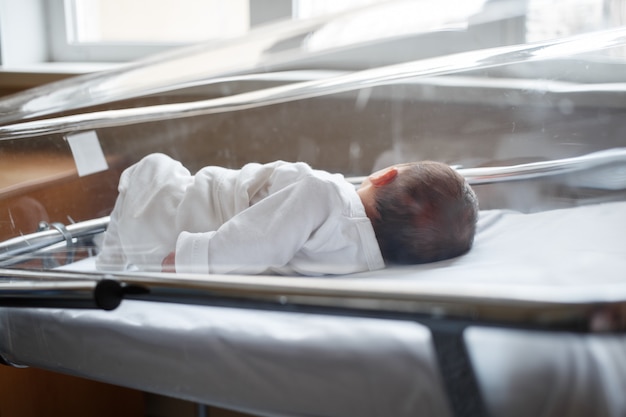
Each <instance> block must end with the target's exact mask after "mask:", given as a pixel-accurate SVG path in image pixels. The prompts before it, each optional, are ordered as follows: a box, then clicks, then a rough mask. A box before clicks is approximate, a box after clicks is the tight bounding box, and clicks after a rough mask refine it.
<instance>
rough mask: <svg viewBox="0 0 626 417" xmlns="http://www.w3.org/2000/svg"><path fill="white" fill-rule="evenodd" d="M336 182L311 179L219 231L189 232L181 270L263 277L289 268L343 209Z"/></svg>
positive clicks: (179, 259)
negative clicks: (304, 248) (289, 264)
mask: <svg viewBox="0 0 626 417" xmlns="http://www.w3.org/2000/svg"><path fill="white" fill-rule="evenodd" d="M339 198H340V197H339V195H338V194H337V192H336V189H335V186H334V184H331V183H329V182H327V181H324V180H322V179H318V178H315V177H306V178H303V179H301V180H300V181H298V182H297V183H295V184H292V185H290V186H288V187H285V188H283V189H282V190H280V191H278V192H277V193H275V194H272V195H270V196H268V197H266V198H264V199H263V200H261V201H260V202H258V203H257V204H254V205H253V206H251V207H249V208H248V209H246V210H244V211H242V212H241V213H239V214H237V215H236V216H234V217H233V218H232V219H230V220H229V221H227V222H226V223H224V225H222V226H221V227H220V228H219V229H218V230H217V231H213V232H205V233H188V232H183V233H181V234H180V235H179V237H178V240H177V244H176V271H178V272H198V273H214V274H225V273H241V274H258V273H262V272H264V271H266V270H267V269H268V268H271V267H281V266H284V265H285V264H287V263H288V262H289V261H290V260H291V259H292V258H293V256H294V255H295V254H296V253H297V252H298V250H300V248H302V246H303V245H304V244H305V243H306V242H307V241H308V239H309V237H310V236H311V235H312V234H313V233H314V232H315V230H316V229H318V228H319V227H320V226H321V225H323V224H324V222H325V221H327V220H328V219H329V217H330V215H331V213H332V212H333V211H336V210H341V204H340V203H339Z"/></svg>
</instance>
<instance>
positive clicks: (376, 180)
mask: <svg viewBox="0 0 626 417" xmlns="http://www.w3.org/2000/svg"><path fill="white" fill-rule="evenodd" d="M397 176H398V168H396V167H395V166H394V167H389V168H385V169H383V170H382V171H378V172H375V173H373V174H372V175H370V177H369V180H370V181H371V182H372V184H373V185H374V186H375V187H382V186H383V185H387V184H389V183H390V182H391V181H393V180H394V179H395V178H396V177H397Z"/></svg>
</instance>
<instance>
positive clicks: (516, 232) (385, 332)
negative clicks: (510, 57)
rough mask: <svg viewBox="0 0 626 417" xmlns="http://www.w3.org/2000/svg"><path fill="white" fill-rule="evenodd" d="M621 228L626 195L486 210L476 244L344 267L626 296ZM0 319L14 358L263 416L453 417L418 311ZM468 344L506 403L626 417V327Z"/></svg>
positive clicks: (130, 309) (64, 313)
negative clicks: (527, 210)
mask: <svg viewBox="0 0 626 417" xmlns="http://www.w3.org/2000/svg"><path fill="white" fill-rule="evenodd" d="M625 231H626V203H622V202H620V203H607V204H598V205H592V206H585V207H577V208H571V209H563V210H554V211H548V212H541V213H534V214H520V213H516V212H510V211H488V212H483V213H481V217H480V221H479V230H478V234H477V237H476V242H475V247H474V248H473V249H472V251H471V252H470V253H469V254H467V255H466V256H463V257H460V258H457V259H453V260H449V261H444V262H439V263H436V264H430V265H421V266H414V267H402V268H399V267H396V268H389V269H387V270H385V271H383V272H382V273H381V272H377V273H368V274H358V275H353V276H347V277H337V278H332V279H343V280H365V279H366V280H368V283H370V284H374V285H380V286H381V287H388V286H390V285H393V286H397V287H398V288H411V287H412V286H414V285H418V284H419V283H423V282H428V281H431V282H447V283H450V284H453V285H464V286H469V287H471V286H472V285H475V284H480V285H483V284H484V283H490V284H492V285H494V286H495V285H498V286H501V285H505V286H507V285H511V288H512V289H519V288H523V287H524V286H531V287H533V288H535V289H536V288H537V286H549V287H554V286H559V287H561V288H563V289H566V288H567V289H570V288H571V287H575V288H579V289H580V291H581V296H584V293H585V291H586V290H589V289H593V291H594V292H595V294H596V295H597V294H598V293H600V294H606V297H607V299H610V297H612V296H616V294H617V295H618V296H621V297H622V298H624V289H625V288H626V287H625V286H624V283H623V281H624V276H625V275H626V274H625V271H626V240H625V238H624V232H625ZM81 265H82V267H88V265H87V264H79V267H80V266H81ZM286 279H299V278H286ZM329 279H330V278H329ZM0 331H1V332H2V337H1V338H0V352H1V353H2V356H3V357H4V358H5V359H7V360H9V361H12V362H14V363H17V364H26V365H31V366H38V367H42V368H47V369H53V370H57V371H61V372H68V373H71V374H74V375H80V376H85V377H87V378H93V379H98V380H103V381H107V382H111V383H115V384H119V385H125V386H130V387H136V388H140V389H143V390H147V391H152V392H157V393H163V394H167V395H172V396H176V397H180V398H185V399H190V400H195V401H199V402H203V403H210V404H215V405H219V406H223V407H228V408H234V409H239V410H242V411H253V412H254V413H257V414H259V415H268V416H295V415H299V416H301V415H315V416H354V415H359V416H391V415H393V416H404V415H407V416H408V415H415V413H416V412H417V411H419V412H420V413H422V414H424V415H437V416H447V415H451V411H450V408H449V406H448V404H447V403H446V398H445V393H444V389H443V384H442V379H441V376H440V375H439V373H438V367H437V365H436V361H435V354H434V350H433V345H432V338H431V335H430V332H429V330H428V329H427V328H426V327H424V326H422V325H420V324H417V323H413V322H410V321H399V320H398V321H396V320H390V319H371V318H358V317H344V316H330V315H318V314H304V313H287V312H272V311H257V310H246V309H234V308H226V307H207V306H192V305H176V304H165V303H150V302H142V301H124V302H123V303H122V305H121V306H120V308H118V309H117V310H115V311H112V312H102V311H78V310H67V309H54V310H49V309H9V308H2V309H0ZM466 341H467V343H468V347H469V352H470V356H471V357H472V359H473V361H474V363H475V365H476V373H477V377H478V381H479V385H480V387H481V388H482V389H483V393H484V396H485V402H486V404H487V406H488V407H489V410H490V411H491V414H492V415H494V416H501V415H502V416H504V415H506V416H509V415H536V416H561V415H576V416H577V415H581V416H582V415H590V413H591V414H593V415H596V416H618V415H626V401H624V399H623V395H621V393H623V392H626V378H624V377H623V375H626V336H623V335H611V336H608V335H575V334H563V333H547V332H530V331H520V330H506V329H498V328H483V327H479V326H475V327H472V328H471V329H470V330H469V331H468V332H467V334H466ZM574 374H575V378H574V377H572V375H574Z"/></svg>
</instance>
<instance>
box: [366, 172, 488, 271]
mask: <svg viewBox="0 0 626 417" xmlns="http://www.w3.org/2000/svg"><path fill="white" fill-rule="evenodd" d="M405 167H406V168H404V169H402V171H401V173H400V174H399V175H398V176H397V177H396V178H395V179H394V180H393V181H392V182H391V183H389V184H387V185H385V186H384V187H381V188H379V189H378V190H377V193H376V208H377V210H378V213H379V215H380V216H379V217H378V218H376V219H374V220H373V222H372V224H373V226H374V231H375V233H376V238H377V239H378V244H379V246H380V250H381V252H382V255H383V258H384V259H385V261H386V262H388V263H396V264H418V263H426V262H435V261H440V260H443V259H448V258H453V257H455V256H459V255H462V254H464V253H465V252H467V251H468V250H469V249H470V248H471V247H472V243H473V241H474V234H475V232H476V221H477V219H478V200H477V198H476V195H475V194H474V192H473V191H472V189H471V188H470V186H469V185H468V184H467V182H466V181H465V179H464V178H463V177H462V176H461V175H460V174H459V173H458V172H456V171H455V170H454V169H452V168H450V167H449V166H448V165H445V164H442V163H440V162H432V161H424V162H417V163H415V164H407V165H405Z"/></svg>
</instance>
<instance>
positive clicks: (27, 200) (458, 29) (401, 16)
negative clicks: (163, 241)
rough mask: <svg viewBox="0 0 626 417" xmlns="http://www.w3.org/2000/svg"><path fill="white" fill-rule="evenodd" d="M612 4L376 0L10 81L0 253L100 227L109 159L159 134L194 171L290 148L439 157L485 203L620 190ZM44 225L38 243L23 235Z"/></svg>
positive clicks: (126, 156)
mask: <svg viewBox="0 0 626 417" xmlns="http://www.w3.org/2000/svg"><path fill="white" fill-rule="evenodd" d="M625 19H626V14H625V12H624V10H623V6H622V4H621V2H618V1H582V0H580V1H574V2H572V1H567V2H566V1H553V2H543V1H533V0H528V1H506V0H504V1H485V0H481V1H458V2H455V1H397V2H383V3H380V4H374V5H371V6H368V7H363V8H358V9H352V10H348V11H345V12H341V13H338V14H335V15H330V16H322V17H318V18H314V19H310V20H292V21H284V22H280V23H276V24H272V25H268V26H264V27H260V28H258V29H255V30H253V31H251V32H250V33H249V34H248V35H246V36H244V37H240V38H236V39H231V40H228V41H223V42H221V43H218V44H216V43H211V44H206V45H196V46H192V47H186V48H181V49H179V50H175V51H173V52H168V53H165V54H159V55H155V56H152V57H150V58H148V59H144V60H141V61H137V62H133V63H130V64H128V65H125V66H123V67H120V68H118V69H115V70H110V71H104V72H100V73H95V74H91V75H86V76H81V77H75V78H72V79H68V80H64V81H61V82H56V83H52V84H48V85H45V86H42V87H39V88H35V89H32V90H28V91H25V92H23V93H20V94H16V95H13V96H9V97H5V98H3V99H2V100H0V123H1V125H0V160H2V170H1V172H2V173H1V176H0V180H1V183H0V241H2V242H4V243H3V244H2V247H0V264H1V265H4V266H13V265H21V266H24V265H31V266H32V267H35V268H40V267H42V266H43V267H44V268H46V269H47V268H48V267H54V266H56V265H58V264H59V263H63V262H65V254H66V252H67V250H68V248H70V247H72V249H71V252H72V253H74V252H77V249H76V248H77V247H81V249H80V250H81V251H82V252H81V253H76V257H77V258H81V257H89V256H92V255H94V254H96V253H97V251H98V247H97V245H96V243H97V240H98V239H96V243H94V241H93V240H92V233H91V232H84V227H83V226H84V222H86V221H90V222H91V223H88V226H90V227H91V226H93V227H94V228H95V229H93V230H94V233H93V234H95V235H99V234H101V232H102V230H104V229H105V228H106V227H107V221H106V217H107V216H108V215H110V213H111V211H112V209H113V206H114V204H115V201H116V197H117V193H118V184H119V179H120V175H121V173H122V172H123V171H124V170H125V169H126V168H128V167H129V166H131V165H133V164H134V163H136V162H137V161H139V160H141V159H142V158H143V157H144V156H146V155H148V154H151V153H157V152H158V153H164V154H167V155H169V156H170V157H172V158H173V159H176V160H178V161H180V162H181V163H182V164H183V165H184V166H185V167H187V168H188V169H189V170H190V171H191V172H192V173H195V172H196V171H198V170H199V169H201V168H202V167H204V166H221V167H226V168H241V167H242V166H243V165H245V164H246V163H249V162H258V163H268V162H271V161H276V160H284V161H302V162H306V163H308V164H309V165H311V166H312V167H314V168H316V169H321V170H326V171H330V172H333V173H341V174H343V175H345V176H346V177H350V178H352V177H354V178H353V182H354V183H355V184H356V183H358V182H359V181H360V180H361V179H362V177H363V176H366V175H368V174H370V173H371V172H374V171H377V170H378V169H381V168H384V167H386V166H389V165H392V164H396V163H402V162H409V161H416V160H436V161H440V162H444V163H446V164H448V165H451V166H454V167H455V168H457V169H459V172H461V173H462V174H463V175H465V176H466V178H467V179H468V181H469V182H470V183H471V184H473V187H474V190H475V192H476V194H477V195H478V199H479V201H480V207H481V209H482V210H491V209H497V210H499V209H511V210H515V211H519V212H523V213H535V212H540V211H545V210H553V209H560V208H572V207H578V206H581V205H590V204H598V203H601V202H608V201H622V200H624V197H625V196H626V193H625V192H624V190H625V189H626V174H625V171H626V155H625V153H624V148H626V118H625V117H624V116H625V113H626V71H625V69H626V67H625V64H626V26H624V21H625ZM90 227H87V229H90ZM68 230H69V231H68ZM90 230H91V229H90ZM38 231H39V233H40V234H39V235H38V236H37V239H38V240H37V242H39V243H37V245H41V247H35V246H37V245H35V243H34V242H35V240H28V239H27V240H24V238H22V236H26V235H30V234H33V233H36V232H38ZM41 233H44V235H46V236H48V235H49V236H53V238H51V240H49V239H48V237H49V236H48V237H46V236H44V237H42V235H41ZM83 233H85V234H84V236H85V237H84V239H83V237H81V236H83ZM68 236H71V237H70V239H73V240H74V243H73V244H70V245H68V244H67V242H66V240H67V239H68ZM50 245H56V246H55V249H54V251H55V253H56V252H59V253H61V255H60V258H62V259H61V260H59V259H56V258H58V257H59V256H58V255H54V256H48V255H44V254H42V252H41V251H42V250H44V251H45V250H46V248H49V246H50ZM64 245H65V246H64ZM82 246H84V248H82ZM30 250H34V251H35V252H34V253H37V254H34V253H33V252H31V251H30ZM55 256H56V258H55ZM40 258H41V259H48V260H47V261H46V262H48V263H47V264H46V265H43V264H42V263H41V261H40V260H37V261H35V262H33V261H32V259H40ZM72 260H73V259H72ZM23 261H26V262H23ZM29 262H30V264H29Z"/></svg>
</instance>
